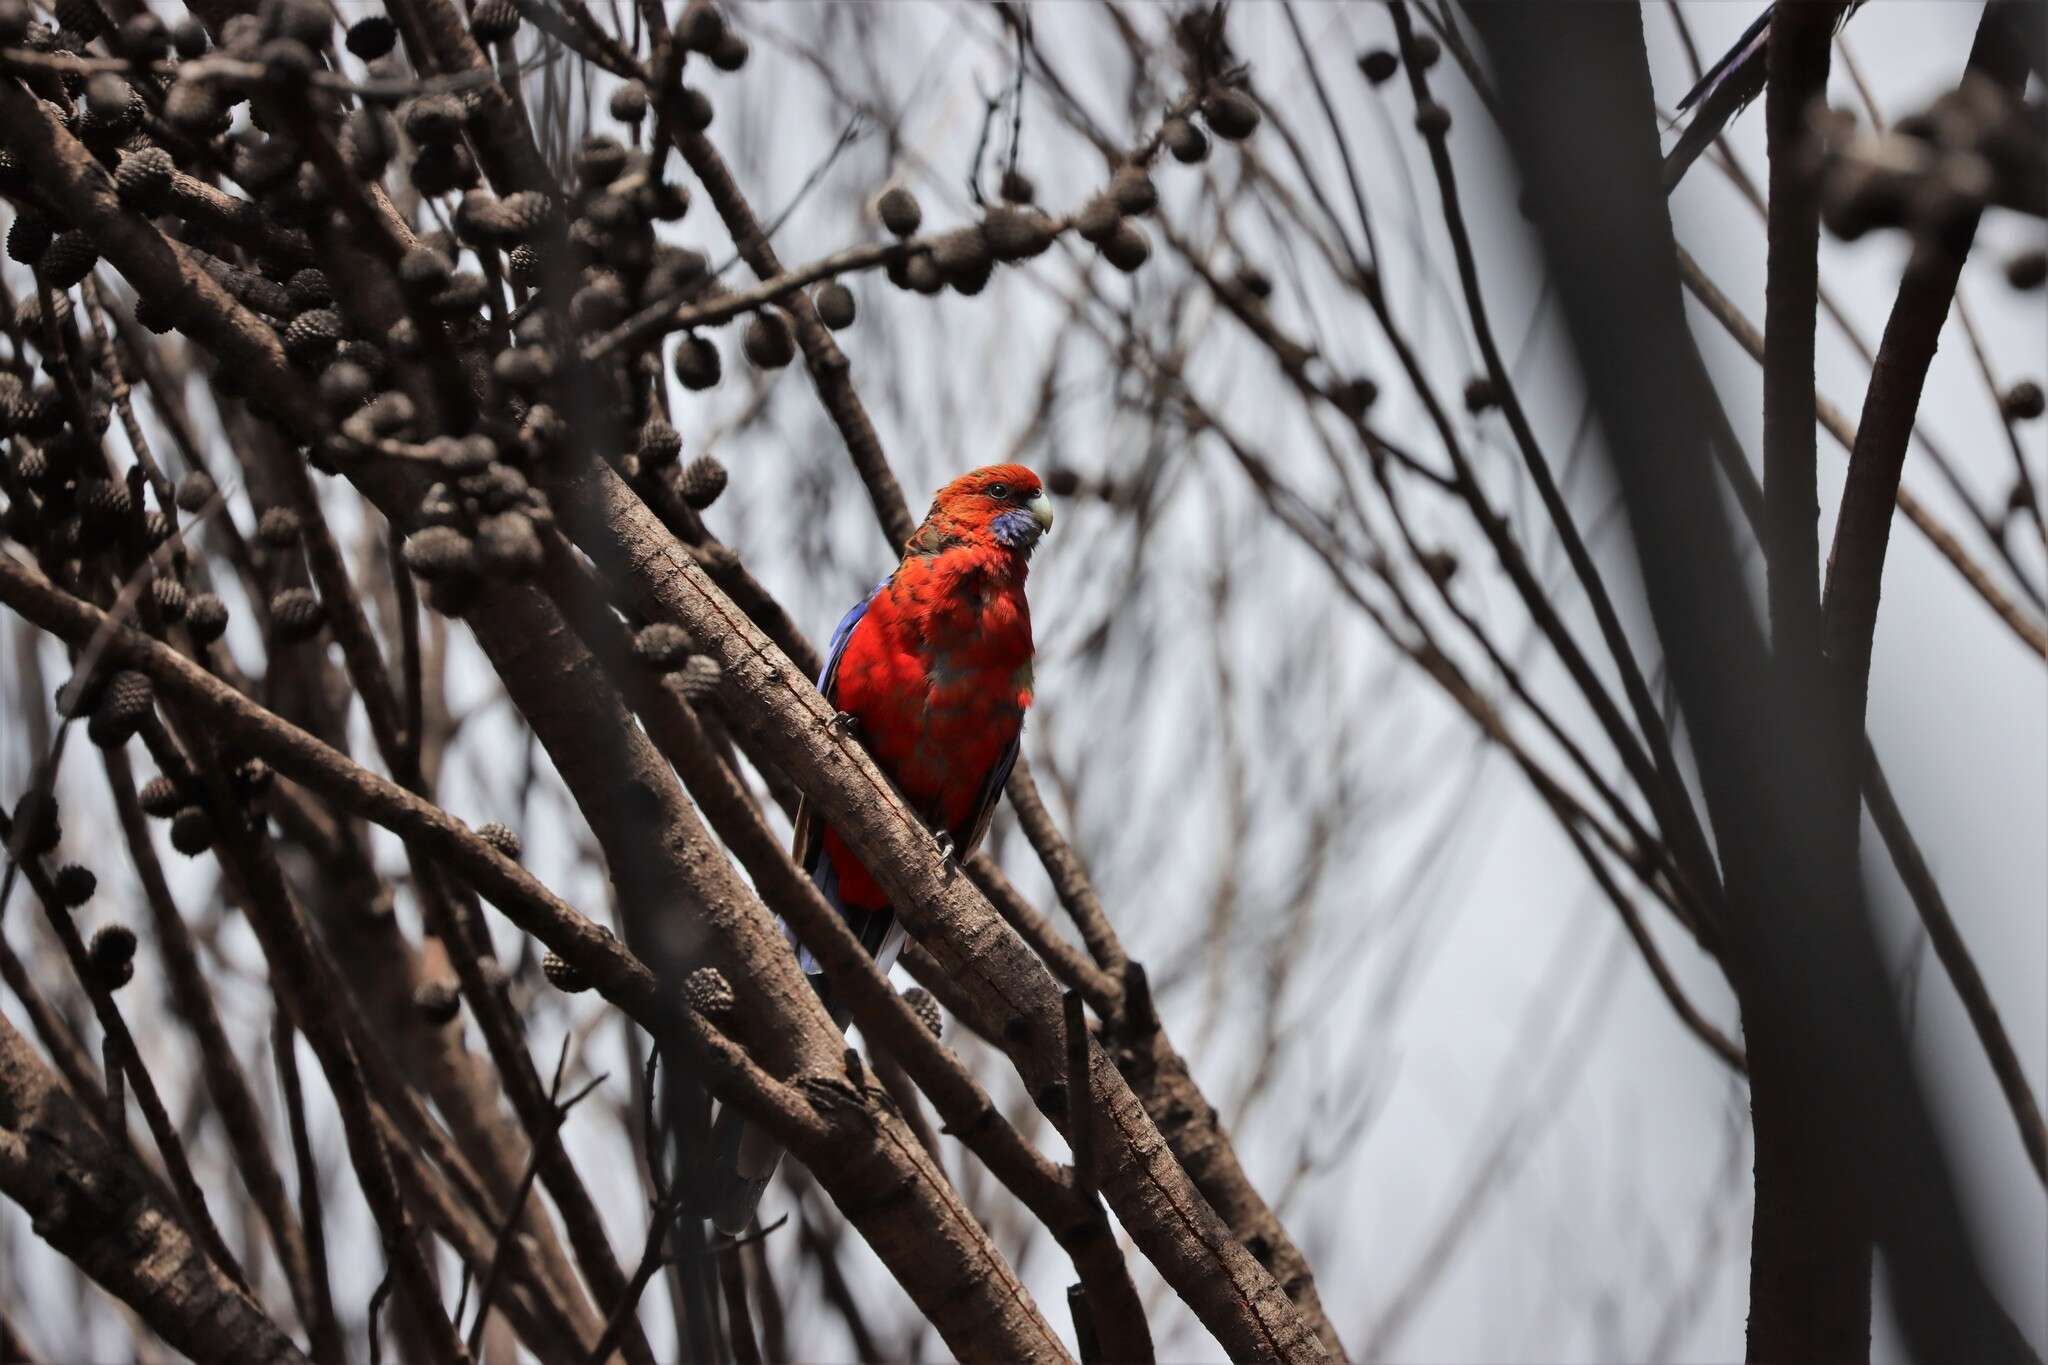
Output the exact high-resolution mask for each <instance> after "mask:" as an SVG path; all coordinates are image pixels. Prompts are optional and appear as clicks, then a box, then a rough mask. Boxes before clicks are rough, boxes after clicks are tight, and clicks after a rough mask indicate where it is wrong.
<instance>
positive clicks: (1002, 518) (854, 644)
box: [712, 464, 1052, 1234]
mask: <svg viewBox="0 0 2048 1365" xmlns="http://www.w3.org/2000/svg"><path fill="white" fill-rule="evenodd" d="M1051 529H1052V503H1051V501H1050V500H1049V499H1048V498H1047V497H1046V496H1045V491H1044V489H1043V487H1042V486H1041V485H1040V484H1039V481H1038V476H1037V475H1036V474H1034V473H1032V472H1031V471H1030V470H1029V469H1026V468H1025V467H1024V466H1023V465H1016V464H999V465H989V466H987V467H986V468H983V469H977V470H974V471H973V472H971V473H967V474H962V475H961V476H960V477H959V478H957V479H955V480H953V481H952V482H951V483H949V484H947V485H946V486H945V487H944V488H942V489H940V490H939V492H938V496H937V497H935V498H934V499H933V500H932V506H931V510H930V511H929V512H927V513H926V514H925V519H924V524H923V525H921V526H919V527H918V528H917V532H916V534H914V535H913V536H911V538H910V540H909V542H908V543H907V544H906V545H905V546H904V548H903V562H902V563H900V564H898V565H897V566H896V571H895V572H894V573H892V574H890V575H889V576H888V577H887V578H885V579H883V580H882V581H881V582H880V583H879V584H877V585H876V586H875V589H874V591H872V592H870V593H869V594H868V595H867V596H866V597H865V598H863V599H862V600H861V601H860V602H859V603H858V604H856V605H855V606H854V608H853V609H852V610H851V611H849V612H847V613H846V616H845V618H844V619H843V620H841V621H840V623H839V628H838V629H837V630H835V631H833V632H832V644H831V648H830V650H829V651H828V654H827V657H826V660H825V671H824V674H823V676H821V677H820V678H819V679H818V690H819V691H820V692H822V693H824V695H825V698H826V700H828V701H830V702H831V703H832V705H833V706H834V707H835V708H836V709H837V710H838V711H839V713H840V714H841V715H842V716H844V717H846V718H847V720H848V722H849V723H850V725H851V727H852V729H853V731H854V733H855V734H856V735H857V736H858V737H859V738H860V740H861V742H862V744H864V745H865V746H866V748H867V750H868V752H869V753H870V754H871V755H873V757H874V760H875V764H876V766H878V767H879V768H881V770H882V772H883V773H884V774H885V775H887V777H888V778H889V780H890V781H891V782H893V783H895V785H896V789H897V790H898V791H899V792H901V793H902V795H903V799H904V800H905V801H906V802H907V803H908V804H909V805H910V808H911V809H912V810H914V811H916V812H917V814H918V817H919V818H920V819H922V820H923V821H924V822H925V824H926V825H927V826H929V827H930V828H931V830H932V832H933V834H934V835H935V836H936V837H937V839H938V841H939V844H940V846H941V847H942V848H944V849H947V850H948V851H949V852H951V853H953V854H955V855H957V856H959V857H963V858H964V857H966V856H967V855H968V854H969V853H972V852H973V851H974V849H975V847H976V846H977V845H978V844H979V843H980V842H981V840H982V837H983V836H984V835H985V834H987V833H988V825H989V818H990V817H991V816H992V815H993V814H994V812H995V807H996V801H997V799H998V798H1000V797H1001V795H1002V792H1003V785H1004V783H1005V782H1007V781H1008V780H1009V776H1010V769H1011V767H1012V766H1013V765H1014V764H1015V763H1016V761H1017V748H1018V742H1019V737H1020V735H1021V734H1022V733H1023V728H1024V712H1025V711H1026V710H1027V709H1028V708H1029V707H1030V705H1031V648H1032V647H1031V607H1030V604H1029V603H1028V602H1026V601H1025V598H1024V580H1025V577H1026V576H1027V574H1028V573H1029V571H1030V564H1031V551H1032V550H1033V549H1034V548H1035V547H1036V546H1037V544H1038V540H1039V537H1041V536H1042V535H1044V534H1045V533H1046V532H1047V531H1049V530H1051ZM794 854H795V857H796V861H797V865H798V866H800V867H802V868H803V869H804V871H805V872H807V873H808V874H809V875H810V878H811V880H812V881H813V882H814V883H815V884H816V885H817V887H818V889H819V891H821V892H822V893H823V894H824V896H825V899H826V900H828V901H830V902H831V903H832V905H833V907H834V908H835V909H837V910H838V911H839V913H840V915H841V916H843V917H844V918H845V920H846V922H847V924H848V926H849V927H851V928H852V930H853V932H854V934H855V935H856V936H857V937H858V938H859V939H860V941H861V942H862V944H864V945H865V946H866V947H867V950H868V951H869V952H870V953H873V954H874V956H875V965H876V966H877V967H879V968H880V969H881V970H883V971H885V972H886V971H888V970H889V967H890V965H891V964H892V963H894V962H895V960H896V955H897V954H898V953H899V952H901V951H902V948H903V939H904V932H903V926H902V925H901V924H900V923H899V922H898V921H897V918H896V914H895V912H894V911H893V910H892V909H891V908H890V906H889V897H888V894H887V893H886V892H884V891H883V890H882V887H881V884H880V883H879V882H878V881H877V880H876V879H875V877H874V876H873V875H872V874H871V873H870V872H869V871H868V869H867V868H866V867H864V866H863V865H862V864H861V861H860V859H859V858H858V857H857V856H855V854H854V852H853V850H852V849H851V848H850V847H849V846H848V845H847V843H846V842H845V840H843V839H841V838H840V837H839V834H838V832H837V831H836V830H834V829H832V828H831V827H830V826H829V825H826V824H825V823H824V822H823V821H822V820H821V819H820V817H819V815H818V813H817V811H816V810H815V809H814V808H813V806H812V805H811V802H810V800H809V798H805V800H804V801H803V802H802V803H801V804H800V805H799V806H798V808H797V818H796V845H795V849H794ZM799 954H800V961H801V963H802V965H803V968H804V970H805V972H806V973H808V974H810V977H811V982H812V984H813V985H814V986H816V987H817V988H818V993H819V994H820V995H821V996H823V997H824V999H825V1002H826V1005H827V1007H828V1008H830V1009H832V1014H833V1017H834V1018H835V1019H837V1020H838V1021H839V1023H840V1026H841V1027H844V1026H845V1023H846V1016H845V1014H844V1012H843V1011H841V1010H840V1009H838V1008H836V1007H834V1006H833V1004H832V994H831V989H830V987H829V985H828V984H827V983H826V981H825V978H824V976H823V974H822V973H821V972H820V971H819V968H818V964H817V963H816V961H814V960H813V959H812V957H811V955H810V953H809V952H807V951H802V950H801V948H800V949H799ZM737 1118H738V1116H737V1115H736V1114H735V1115H732V1116H730V1118H727V1117H724V1116H722V1117H721V1119H720V1123H719V1128H720V1129H721V1132H720V1134H719V1140H718V1141H717V1144H716V1149H717V1152H718V1155H719V1165H720V1167H721V1168H722V1171H721V1174H722V1175H723V1176H724V1177H725V1180H724V1184H725V1186H726V1188H725V1190H724V1191H723V1192H721V1193H720V1194H719V1195H718V1196H717V1197H716V1198H714V1201H713V1213H712V1217H713V1220H714V1221H715V1222H716V1223H717V1224H718V1226H719V1227H720V1228H722V1229H724V1230H725V1231H727V1232H730V1233H734V1234H737V1233H738V1232H740V1231H741V1230H743V1229H744V1228H745V1226H746V1223H747V1220H748V1219H749V1218H750V1217H751V1216H752V1214H753V1211H754V1206H755V1205H756V1203H758V1202H759V1200H760V1197H761V1191H762V1190H763V1189H764V1188H765V1187H766V1186H767V1183H768V1178H769V1177H770V1176H771V1175H773V1174H774V1171H775V1163H776V1162H777V1161H778V1160H779V1159H780V1156H781V1152H780V1150H779V1149H777V1148H776V1147H775V1146H774V1144H773V1142H772V1141H771V1140H769V1139H767V1138H766V1137H765V1135H761V1134H757V1133H746V1134H744V1135H743V1133H742V1125H740V1124H739V1123H738V1122H737Z"/></svg>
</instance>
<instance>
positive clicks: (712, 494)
mask: <svg viewBox="0 0 2048 1365" xmlns="http://www.w3.org/2000/svg"><path fill="white" fill-rule="evenodd" d="M727 478H728V476H727V474H726V471H725V465H724V464H723V463H721V462H720V461H719V460H718V459H717V458H716V457H715V456H711V455H699V456H698V457H697V458H696V459H694V460H692V461H690V463H689V464H688V466H686V467H685V468H684V470H683V473H682V478H681V481H680V485H679V491H680V492H681V493H682V495H683V501H684V502H687V503H688V504H690V506H692V507H694V508H696V509H697V510H698V511H699V512H701V511H703V510H704V509H705V508H707V507H709V506H711V504H712V503H714V502H717V501H718V495H719V494H721V493H723V492H724V491H725V485H726V481H727Z"/></svg>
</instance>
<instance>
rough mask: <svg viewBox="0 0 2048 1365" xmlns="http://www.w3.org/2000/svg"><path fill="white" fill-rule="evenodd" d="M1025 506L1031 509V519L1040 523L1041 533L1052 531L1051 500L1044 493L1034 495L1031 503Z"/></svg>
mask: <svg viewBox="0 0 2048 1365" xmlns="http://www.w3.org/2000/svg"><path fill="white" fill-rule="evenodd" d="M1025 506H1027V507H1029V508H1030V509H1031V518H1032V520H1034V521H1036V522H1037V523H1038V529H1039V530H1040V531H1051V530H1052V499H1051V498H1048V497H1047V496H1046V495H1045V494H1043V493H1035V494H1033V495H1032V498H1031V501H1030V502H1028V503H1026V504H1025Z"/></svg>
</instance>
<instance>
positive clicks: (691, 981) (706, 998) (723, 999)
mask: <svg viewBox="0 0 2048 1365" xmlns="http://www.w3.org/2000/svg"><path fill="white" fill-rule="evenodd" d="M683 998H684V999H685V1000H687V1001H688V1002H689V1004H690V1008H691V1009H692V1010H695V1011H696V1012H697V1013H698V1014H701V1015H703V1016H704V1017H705V1018H707V1019H723V1018H724V1017H725V1016H727V1015H729V1014H731V1013H732V1011H733V1007H734V1006H735V1005H736V1004H738V1003H739V1002H738V1000H737V999H736V998H735V997H734V995H733V993H732V984H731V983H730V982H728V981H727V980H726V979H725V974H724V973H723V972H721V971H719V970H718V968H716V967H699V968H698V969H697V970H696V971H694V972H691V973H690V974H689V976H687V977H686V978H684V980H683Z"/></svg>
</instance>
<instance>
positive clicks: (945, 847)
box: [932, 830, 959, 867]
mask: <svg viewBox="0 0 2048 1365" xmlns="http://www.w3.org/2000/svg"><path fill="white" fill-rule="evenodd" d="M932 847H934V848H936V849H938V851H939V858H940V859H941V861H943V862H944V863H945V864H946V865H947V866H948V867H951V866H954V865H955V864H956V863H957V862H958V861H959V860H958V859H957V858H955V857H954V855H955V854H956V853H958V852H959V850H958V849H957V848H955V847H954V846H953V836H952V835H951V834H949V833H947V832H946V831H945V830H940V831H939V832H938V833H937V834H935V835H933V836H932Z"/></svg>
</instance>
